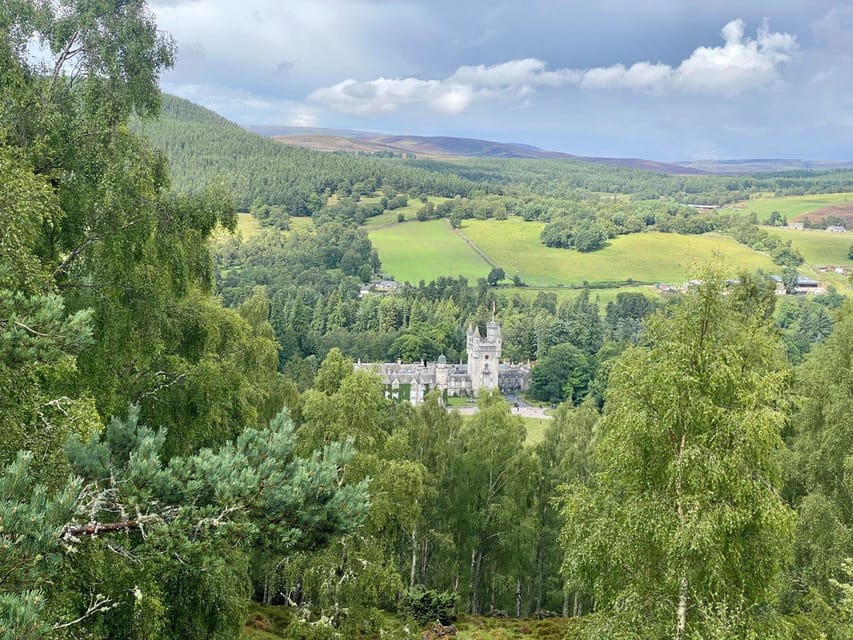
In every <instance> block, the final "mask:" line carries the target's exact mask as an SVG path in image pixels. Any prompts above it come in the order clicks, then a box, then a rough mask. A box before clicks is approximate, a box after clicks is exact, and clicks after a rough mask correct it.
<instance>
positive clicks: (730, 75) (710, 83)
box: [672, 20, 797, 96]
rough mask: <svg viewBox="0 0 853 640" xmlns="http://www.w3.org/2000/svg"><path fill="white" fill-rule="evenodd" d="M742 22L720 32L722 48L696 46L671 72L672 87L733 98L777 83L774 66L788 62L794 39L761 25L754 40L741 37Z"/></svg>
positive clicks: (734, 21)
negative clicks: (722, 41)
mask: <svg viewBox="0 0 853 640" xmlns="http://www.w3.org/2000/svg"><path fill="white" fill-rule="evenodd" d="M744 26H745V25H744V23H743V20H732V21H731V22H729V23H728V24H727V25H726V26H725V27H723V30H722V36H723V40H724V41H725V44H724V45H723V46H722V47H710V48H709V47H699V48H698V49H696V51H694V52H693V53H692V54H691V55H690V57H689V58H687V59H686V60H684V61H683V62H682V63H681V64H680V65H679V66H678V68H677V69H675V71H674V73H673V77H672V82H673V84H674V86H675V87H677V88H678V89H681V90H683V91H687V92H692V93H709V94H722V95H725V96H735V95H737V94H739V93H742V92H744V91H748V90H749V89H752V88H758V87H763V86H767V85H770V84H773V83H775V82H777V81H778V80H779V72H778V66H779V65H780V64H781V63H783V62H786V61H787V60H789V59H790V57H791V53H792V52H793V51H794V50H795V49H796V48H797V39H796V37H795V36H793V35H791V34H788V33H774V32H771V31H770V30H769V28H768V26H767V23H766V22H765V23H764V24H763V25H762V26H761V27H760V28H759V29H758V37H757V38H756V39H755V40H752V39H750V38H747V37H745V36H744Z"/></svg>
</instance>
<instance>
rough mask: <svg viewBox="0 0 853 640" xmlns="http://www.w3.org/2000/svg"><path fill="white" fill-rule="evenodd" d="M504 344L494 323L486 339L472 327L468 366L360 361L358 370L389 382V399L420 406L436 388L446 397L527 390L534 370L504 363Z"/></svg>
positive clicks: (443, 361)
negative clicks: (502, 354)
mask: <svg viewBox="0 0 853 640" xmlns="http://www.w3.org/2000/svg"><path fill="white" fill-rule="evenodd" d="M501 344H502V339H501V328H500V325H499V324H498V323H497V322H495V321H494V320H492V321H491V322H490V323H489V324H487V325H486V335H485V336H481V335H480V331H479V329H478V328H477V327H473V328H472V327H469V328H468V334H467V350H468V363H467V364H447V359H446V358H445V357H444V356H439V358H438V360H437V361H436V362H416V363H413V364H402V363H401V362H386V363H368V362H358V363H356V365H355V368H356V370H359V369H361V370H367V371H373V372H375V373H378V374H379V375H380V376H382V379H383V381H384V382H385V395H386V396H387V397H389V398H392V399H394V400H409V402H411V403H412V404H420V403H421V402H423V399H424V396H426V394H427V393H429V392H430V391H433V390H435V389H438V390H439V391H441V392H442V394H443V395H445V396H446V397H466V396H467V397H471V396H477V395H478V394H479V393H480V391H481V390H483V389H500V391H501V392H503V393H520V392H524V391H527V384H528V379H529V377H530V367H528V366H525V365H519V364H509V363H501V361H500V357H501Z"/></svg>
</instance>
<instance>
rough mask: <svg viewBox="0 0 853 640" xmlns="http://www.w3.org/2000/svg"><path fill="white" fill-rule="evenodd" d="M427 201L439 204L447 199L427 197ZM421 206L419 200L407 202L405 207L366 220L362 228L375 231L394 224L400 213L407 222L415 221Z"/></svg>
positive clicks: (367, 200) (376, 198)
mask: <svg viewBox="0 0 853 640" xmlns="http://www.w3.org/2000/svg"><path fill="white" fill-rule="evenodd" d="M428 200H429V202H432V203H433V204H441V203H442V202H444V201H445V200H448V198H442V197H440V196H429V198H428ZM361 201H362V202H373V201H377V202H378V201H379V197H377V196H374V197H372V198H362V199H361ZM423 206H424V203H423V202H421V201H420V200H417V199H413V200H409V204H407V205H406V206H405V207H400V208H399V209H394V210H391V211H385V212H383V213H381V214H380V215H378V216H374V217H372V218H368V219H367V220H365V222H364V226H365V228H367V229H376V228H377V227H383V226H386V225H389V224H394V223H396V222H397V216H398V215H400V214H401V213H402V214H403V215H404V216H406V220H407V221H408V220H415V216H417V215H418V211H419V210H420V209H421V207H423Z"/></svg>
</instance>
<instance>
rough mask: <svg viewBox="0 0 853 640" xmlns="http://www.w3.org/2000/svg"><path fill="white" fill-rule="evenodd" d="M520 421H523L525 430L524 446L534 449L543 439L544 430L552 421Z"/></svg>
mask: <svg viewBox="0 0 853 640" xmlns="http://www.w3.org/2000/svg"><path fill="white" fill-rule="evenodd" d="M521 419H522V420H523V421H524V428H525V429H527V439H526V440H525V441H524V444H525V445H527V446H528V447H535V446H536V445H537V444H539V443H540V442H542V441H543V440H544V439H545V429H546V427H547V426H548V425H549V424H551V422H552V420H543V419H542V418H524V417H522V418H521Z"/></svg>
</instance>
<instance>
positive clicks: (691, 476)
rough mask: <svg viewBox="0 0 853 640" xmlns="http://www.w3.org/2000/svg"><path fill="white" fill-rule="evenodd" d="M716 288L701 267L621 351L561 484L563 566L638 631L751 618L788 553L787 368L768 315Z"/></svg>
mask: <svg viewBox="0 0 853 640" xmlns="http://www.w3.org/2000/svg"><path fill="white" fill-rule="evenodd" d="M721 293H722V283H721V282H720V280H719V279H718V277H716V276H714V275H713V274H710V275H709V276H707V277H706V282H705V284H704V285H703V286H702V287H700V288H699V289H698V290H697V291H695V292H693V293H690V294H688V295H687V296H686V298H685V299H684V300H683V301H682V302H681V304H679V305H677V306H676V307H675V309H673V310H672V314H671V316H669V317H668V316H664V315H660V314H659V315H658V316H657V317H655V319H654V320H653V321H652V322H651V323H650V326H649V329H648V332H649V343H650V345H651V346H650V347H642V348H634V349H629V350H628V351H626V352H625V353H624V354H623V356H622V357H621V358H620V359H619V361H618V363H617V365H616V367H615V368H614V370H613V372H612V373H611V375H610V386H609V388H608V393H607V401H606V405H605V418H604V421H603V423H602V424H601V426H600V431H601V434H602V435H601V438H600V440H599V442H598V443H597V445H596V461H597V465H598V471H597V472H596V473H595V475H594V477H593V478H592V479H591V481H590V482H588V483H576V484H574V485H572V487H571V488H570V489H569V490H568V492H567V493H566V498H565V499H566V502H565V506H564V510H563V514H564V517H565V519H566V525H565V529H564V531H563V538H562V542H563V545H564V548H565V549H566V559H565V563H564V573H565V576H566V578H567V579H569V580H572V581H576V582H577V583H578V584H580V585H582V586H583V588H584V589H586V590H588V591H589V592H590V593H592V594H593V596H594V598H595V601H596V606H597V607H598V608H599V609H600V610H601V611H603V612H606V613H605V616H606V617H607V618H608V619H609V618H610V617H612V618H613V623H614V624H616V625H617V626H624V625H627V626H625V627H624V628H625V629H626V630H627V629H629V628H631V629H633V630H634V633H639V634H640V635H641V636H642V637H664V636H665V635H669V634H671V630H672V629H674V628H676V626H677V624H678V625H684V626H683V627H681V628H682V629H683V631H681V632H679V634H678V635H677V637H702V636H701V633H702V630H703V629H704V628H705V625H706V623H705V622H703V620H710V619H711V618H713V617H714V616H715V615H718V614H719V613H720V612H722V611H729V612H732V613H733V614H736V616H737V619H738V620H741V619H743V620H745V622H743V624H745V625H747V627H749V628H756V627H755V626H754V624H753V623H755V624H757V622H755V620H754V611H757V610H756V609H755V607H756V606H758V607H759V610H760V609H761V607H763V606H765V605H766V603H767V602H768V599H769V598H770V597H771V595H772V594H771V592H770V587H771V586H772V584H773V580H774V579H775V577H776V576H777V575H778V572H779V570H780V569H781V567H782V564H783V562H784V561H785V560H786V558H787V555H788V549H789V544H790V539H791V532H792V514H791V512H790V511H789V510H788V509H787V508H786V507H785V506H784V505H783V504H782V503H781V501H780V496H779V490H780V485H781V467H780V464H781V452H782V440H781V437H780V433H781V428H782V425H783V423H784V420H785V417H786V404H785V397H786V393H787V388H788V373H787V371H786V369H785V366H784V363H783V361H782V360H781V359H780V350H779V344H778V342H777V341H776V339H775V337H774V335H773V332H772V330H771V328H770V327H769V325H768V322H767V321H766V320H763V319H761V317H760V316H756V315H754V314H750V315H745V314H743V313H742V311H741V310H740V308H741V307H740V305H738V304H736V303H732V302H730V301H729V299H728V298H724V297H723V296H722V295H721ZM679 603H681V604H682V605H683V608H679ZM743 616H746V617H745V618H743ZM740 624H741V622H738V623H737V625H740ZM737 625H736V626H735V627H732V629H734V628H739V627H738V626H737ZM665 629H666V631H664V630H665ZM730 631H731V630H730ZM721 633H722V632H721ZM685 634H686V635H685ZM723 635H725V634H723ZM626 637H630V636H626Z"/></svg>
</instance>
